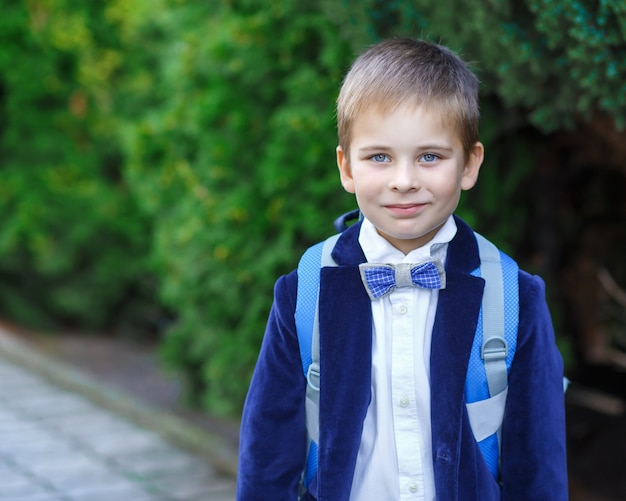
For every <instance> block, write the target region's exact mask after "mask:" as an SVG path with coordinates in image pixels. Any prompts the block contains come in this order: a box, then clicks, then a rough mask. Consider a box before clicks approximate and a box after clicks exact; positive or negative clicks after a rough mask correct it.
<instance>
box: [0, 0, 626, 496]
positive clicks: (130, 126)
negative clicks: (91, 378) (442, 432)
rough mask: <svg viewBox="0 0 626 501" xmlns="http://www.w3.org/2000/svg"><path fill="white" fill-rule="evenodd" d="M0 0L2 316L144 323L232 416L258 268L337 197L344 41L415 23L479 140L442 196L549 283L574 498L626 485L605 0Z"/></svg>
mask: <svg viewBox="0 0 626 501" xmlns="http://www.w3.org/2000/svg"><path fill="white" fill-rule="evenodd" d="M0 7H1V12H2V14H1V15H0V176H1V177H0V318H1V319H2V320H3V321H5V322H8V323H10V324H11V325H12V326H15V327H17V328H18V329H23V330H24V331H28V332H30V333H36V335H37V336H43V337H46V338H50V339H62V338H63V337H64V336H67V335H68V334H71V335H72V336H76V334H77V333H79V335H81V336H85V337H91V338H93V337H99V338H103V337H104V338H107V339H111V340H126V341H128V340H131V341H132V342H133V343H134V345H135V346H140V347H141V346H156V347H157V353H158V359H159V363H160V364H161V365H162V366H163V367H165V368H167V369H168V370H170V371H174V372H175V373H176V374H177V375H178V376H177V377H179V378H181V380H182V381H183V382H184V387H185V395H186V402H188V403H189V404H190V405H193V406H195V407H196V408H198V409H201V410H202V412H204V413H206V414H207V415H211V416H223V417H226V418H228V419H233V420H236V419H237V416H238V415H239V412H240V409H241V405H242V402H243V398H244V397H245V392H246V389H247V385H248V382H249V378H250V375H251V372H252V369H253V367H254V363H255V360H256V355H257V353H258V349H259V346H260V341H261V338H262V335H263V331H264V326H265V321H266V317H267V313H268V311H269V308H270V305H271V301H272V289H273V284H274V281H275V279H276V278H277V277H278V276H279V275H280V274H282V273H286V272H288V271H290V270H291V269H293V268H294V267H295V265H296V263H297V260H298V257H299V255H300V254H301V253H302V251H303V250H304V249H305V248H306V247H307V246H308V245H310V244H311V243H313V242H315V241H318V240H320V239H322V238H324V237H325V236H327V235H329V234H330V233H332V232H333V227H332V221H333V220H334V218H335V217H336V216H338V215H339V214H341V213H343V212H346V211H348V210H351V209H353V208H354V207H355V203H354V200H353V199H352V197H351V196H349V195H347V194H345V193H344V192H343V190H342V189H341V186H340V184H339V182H338V175H337V172H336V170H335V169H336V167H335V153H334V148H335V145H336V130H335V123H334V99H335V98H336V95H337V92H338V88H339V85H340V83H341V79H342V77H343V75H344V74H345V72H346V71H347V68H348V67H349V65H350V63H351V62H352V60H353V59H354V57H355V55H356V54H357V53H359V52H360V51H362V50H363V48H364V47H366V46H367V45H369V44H371V43H374V42H376V41H378V40H380V39H381V38H385V37H389V36H400V35H408V36H413V37H426V38H429V39H431V40H434V41H437V42H441V43H444V44H445V45H448V46H449V47H451V48H452V49H454V50H455V51H457V52H459V53H460V54H461V56H462V57H463V58H464V59H466V60H468V61H471V62H472V66H473V68H474V70H475V71H476V73H477V74H478V76H479V78H480V79H481V81H482V87H481V91H482V95H481V100H482V122H481V136H482V141H483V142H484V144H485V148H486V160H485V163H484V165H483V168H482V170H481V177H480V180H479V183H478V185H477V187H476V188H475V189H474V190H472V191H471V192H469V193H467V194H465V195H464V198H463V200H462V203H461V207H460V209H459V214H460V215H461V216H462V217H463V218H465V219H466V220H467V221H468V222H469V223H470V224H472V225H473V226H474V227H475V228H476V229H477V230H478V231H480V232H481V233H483V234H485V235H487V236H488V237H490V239H492V240H493V241H495V242H496V243H497V244H499V245H500V246H501V247H502V248H503V249H505V250H506V251H507V252H509V253H510V254H512V255H513V256H515V258H516V259H517V260H518V261H519V262H520V264H521V265H522V266H523V267H524V268H526V269H527V270H529V271H532V272H535V273H538V274H540V275H542V276H543V277H544V278H545V280H546V282H547V284H548V294H549V302H550V305H551V308H552V312H553V317H554V323H555V329H556V332H557V337H558V343H559V347H560V349H561V352H562V354H563V357H564V359H565V361H566V365H567V373H568V376H569V377H570V379H571V380H572V381H573V384H572V387H571V390H570V392H569V393H568V440H569V451H570V452H569V453H570V471H571V476H572V490H573V495H572V498H574V497H575V492H578V493H580V494H579V497H578V499H625V498H626V466H625V465H626V418H625V414H624V408H625V405H624V399H626V260H625V259H624V258H625V256H626V225H625V223H626V132H625V127H626V3H624V1H623V0H561V1H554V0H523V1H517V0H482V1H479V0H466V1H463V2H461V1H458V0H413V1H408V0H394V1H383V0H361V1H356V0H316V1H312V0H280V1H275V2H261V1H259V0H230V1H229V0H222V1H217V0H213V1H210V2H206V1H200V0H195V1H194V0H108V1H92V2H75V1H70V0H0ZM585 492H587V493H588V494H587V496H589V497H584V494H583V493H585Z"/></svg>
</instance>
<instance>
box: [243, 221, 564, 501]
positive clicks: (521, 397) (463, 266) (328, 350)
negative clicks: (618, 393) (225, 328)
mask: <svg viewBox="0 0 626 501" xmlns="http://www.w3.org/2000/svg"><path fill="white" fill-rule="evenodd" d="M456 224H457V227H458V231H457V234H456V236H455V237H454V239H453V240H452V241H451V242H450V244H449V247H448V255H447V259H446V263H445V269H446V281H447V284H446V288H445V289H442V290H441V291H440V293H439V302H438V306H437V314H436V317H435V324H434V327H433V334H432V346H431V355H430V359H431V369H430V370H431V408H432V410H431V420H432V459H433V464H434V473H435V485H436V490H437V500H438V501H457V500H458V501H474V500H475V501H492V500H493V501H495V500H505V501H512V500H519V501H529V500H532V501H541V500H545V501H561V500H566V499H567V467H566V452H565V411H564V398H563V386H562V377H563V363H562V359H561V356H560V354H559V352H558V350H557V348H556V345H555V339H554V332H553V328H552V322H551V319H550V314H549V312H548V308H547V305H546V301H545V297H544V292H545V291H544V284H543V281H542V280H541V279H540V278H538V277H533V276H531V275H529V274H527V273H525V272H523V271H520V274H519V284H520V321H519V333H518V344H517V350H516V353H515V357H514V360H513V364H512V366H511V371H510V375H509V393H508V400H507V404H506V410H505V417H504V424H503V428H502V453H501V485H498V483H497V482H496V481H495V480H494V479H493V477H492V475H491V474H490V472H489V471H488V468H487V466H486V463H485V462H484V460H483V458H482V455H481V453H480V450H479V448H478V446H477V444H476V441H475V439H474V436H473V434H472V430H471V428H470V424H469V420H468V415H467V410H466V407H465V395H464V385H465V377H466V372H467V366H468V360H469V355H470V350H471V346H472V341H473V338H474V333H475V330H476V324H477V319H478V313H479V309H480V305H481V300H482V292H483V288H484V280H483V279H481V278H479V277H474V276H472V275H470V273H471V272H472V270H474V269H476V268H477V267H478V266H479V257H478V247H477V244H476V240H475V238H474V236H473V233H472V231H471V229H470V228H469V227H468V226H467V225H466V224H465V223H464V222H462V221H461V220H460V219H458V218H456ZM359 228H360V224H358V223H357V224H355V225H353V226H351V227H350V228H348V229H347V230H346V231H345V232H344V233H343V234H342V235H341V237H340V239H339V240H338V242H337V244H336V246H335V249H334V251H333V257H334V259H335V261H336V262H337V264H338V267H333V268H324V269H322V270H321V282H320V296H319V322H320V366H321V381H320V388H321V392H320V407H319V412H320V417H319V425H320V438H319V459H318V473H317V477H316V479H315V480H314V481H313V484H312V486H311V488H310V492H308V493H306V494H305V495H304V496H303V499H304V500H312V499H317V500H318V501H348V500H349V497H350V489H351V486H352V478H353V474H354V468H355V464H356V458H357V452H358V449H359V444H360V440H361V432H362V428H363V421H364V419H365V415H366V412H367V409H368V405H369V402H370V393H371V360H372V334H371V333H372V314H371V304H370V299H369V297H368V295H367V293H366V291H365V288H364V286H363V283H362V281H361V277H360V275H359V268H358V265H359V263H362V262H365V256H364V254H363V251H362V250H361V247H360V245H359V243H358V235H359ZM296 289H297V272H295V271H294V272H292V273H291V274H289V275H287V276H284V277H281V278H280V279H279V280H278V281H277V283H276V287H275V298H274V304H273V306H272V310H271V312H270V316H269V320H268V324H267V330H266V333H265V337H264V340H263V344H262V347H261V351H260V354H259V359H258V362H257V365H256V368H255V372H254V375H253V378H252V382H251V384H250V389H249V392H248V396H247V398H246V403H245V407H244V412H243V416H242V425H241V438H240V454H239V475H238V487H237V499H238V500H239V501H254V500H259V501H282V500H285V501H294V500H296V498H297V492H298V482H299V478H300V473H301V471H302V469H303V466H304V458H305V454H306V430H305V405H304V400H305V391H306V390H305V385H306V381H305V378H304V375H303V373H302V365H301V361H300V353H299V348H298V340H297V334H296V328H295V323H294V309H295V302H296ZM375 501H379V500H375ZM383 501H391V500H383Z"/></svg>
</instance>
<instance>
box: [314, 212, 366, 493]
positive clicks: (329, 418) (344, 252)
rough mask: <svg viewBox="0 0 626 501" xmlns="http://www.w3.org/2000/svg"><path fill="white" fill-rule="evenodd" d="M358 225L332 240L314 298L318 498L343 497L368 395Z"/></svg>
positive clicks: (357, 445) (351, 468)
mask: <svg viewBox="0 0 626 501" xmlns="http://www.w3.org/2000/svg"><path fill="white" fill-rule="evenodd" d="M359 227H360V225H359V224H357V225H354V226H352V227H350V228H349V229H348V230H346V231H345V232H344V233H343V234H342V236H341V238H340V239H339V240H338V242H337V244H336V246H335V250H334V252H333V257H334V258H335V261H336V262H337V263H338V265H339V266H337V267H332V268H324V269H323V270H322V273H321V281H320V284H321V287H320V296H319V322H320V371H321V380H320V387H321V388H322V391H321V392H320V443H319V458H318V468H319V473H320V475H319V476H318V479H320V480H321V483H320V484H319V485H318V493H317V494H318V499H319V500H320V501H322V500H332V501H337V500H342V499H348V498H349V493H350V488H351V486H352V482H351V481H350V480H349V479H351V478H352V477H353V474H354V467H355V464H356V457H357V453H358V449H359V444H360V442H361V434H362V430H363V420H364V419H365V415H366V413H367V408H368V406H369V402H370V399H371V365H372V314H371V306H370V299H369V297H368V295H367V293H366V291H365V288H364V286H363V283H362V281H361V276H360V274H359V268H358V265H359V263H362V262H364V261H365V256H364V255H363V251H362V250H361V247H360V246H359V244H358V234H359V231H358V228H359Z"/></svg>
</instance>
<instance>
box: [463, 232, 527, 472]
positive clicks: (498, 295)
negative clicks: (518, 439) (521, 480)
mask: <svg viewBox="0 0 626 501" xmlns="http://www.w3.org/2000/svg"><path fill="white" fill-rule="evenodd" d="M475 236H476V241H477V243H478V249H479V254H480V261H481V264H480V268H478V269H476V270H474V272H473V273H472V274H473V275H475V276H481V277H482V278H484V279H485V289H484V292H483V301H482V305H481V310H480V314H479V319H478V325H477V327H476V333H475V336H474V343H473V346H472V352H471V355H470V360H469V365H468V372H467V379H466V382H465V392H466V399H467V404H466V406H467V412H468V416H469V421H470V425H471V427H472V432H473V433H474V437H475V439H476V441H477V442H478V446H479V448H480V450H481V453H482V455H483V457H484V458H485V461H486V463H487V466H488V467H489V470H490V471H491V473H492V474H493V476H494V478H496V479H497V478H498V473H499V463H500V449H501V431H502V422H503V420H504V410H505V406H506V398H507V395H508V372H509V370H510V367H511V363H512V361H513V356H514V354H515V350H516V348H517V327H518V322H519V284H518V273H519V268H518V266H517V263H516V262H515V261H514V260H513V259H511V258H510V257H509V256H507V255H506V254H504V253H503V252H501V251H499V250H498V248H497V247H496V246H495V245H493V244H492V243H491V242H489V241H488V240H487V239H486V238H484V237H483V236H482V235H479V234H478V233H475Z"/></svg>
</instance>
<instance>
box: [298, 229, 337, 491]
mask: <svg viewBox="0 0 626 501" xmlns="http://www.w3.org/2000/svg"><path fill="white" fill-rule="evenodd" d="M339 236H340V235H334V236H332V237H330V238H328V239H327V240H325V241H324V242H320V243H318V244H316V245H314V246H313V247H310V248H309V249H307V251H306V252H305V253H304V254H303V256H302V258H301V259H300V263H299V264H298V293H297V294H298V295H297V298H296V311H295V321H296V331H297V333H298V344H299V346H300V358H301V361H302V371H303V373H304V376H305V377H306V380H307V390H306V428H307V435H308V442H309V443H308V447H307V458H306V467H305V470H304V472H303V484H304V485H305V486H307V487H308V486H309V485H310V483H311V481H312V480H313V477H314V476H315V473H316V472H317V442H318V440H319V392H320V384H319V380H320V371H319V367H320V365H319V356H320V355H319V325H318V295H319V285H320V270H321V268H323V267H325V266H337V264H336V263H335V261H334V260H333V258H332V256H331V253H332V250H333V248H334V247H335V243H336V242H337V240H338V239H339Z"/></svg>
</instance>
